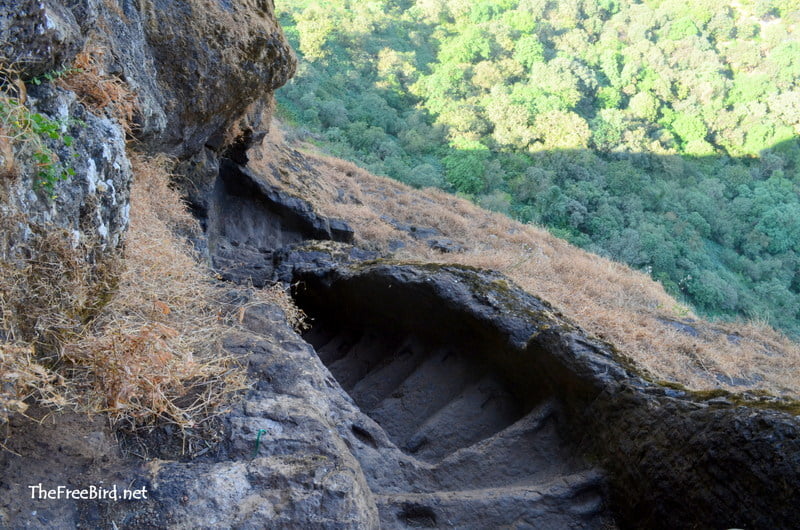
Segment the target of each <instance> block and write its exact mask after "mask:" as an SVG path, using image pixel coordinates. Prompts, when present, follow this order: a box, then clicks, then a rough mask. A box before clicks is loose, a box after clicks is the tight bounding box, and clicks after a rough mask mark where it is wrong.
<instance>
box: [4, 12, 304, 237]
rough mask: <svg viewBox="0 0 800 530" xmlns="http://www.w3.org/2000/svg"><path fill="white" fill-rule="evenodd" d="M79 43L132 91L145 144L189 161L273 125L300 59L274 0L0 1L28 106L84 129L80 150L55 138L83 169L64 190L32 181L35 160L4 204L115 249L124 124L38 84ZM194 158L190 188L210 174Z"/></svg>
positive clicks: (68, 161) (120, 228) (122, 217)
mask: <svg viewBox="0 0 800 530" xmlns="http://www.w3.org/2000/svg"><path fill="white" fill-rule="evenodd" d="M82 49H89V50H92V51H94V52H95V56H96V57H97V58H98V60H99V61H100V63H101V64H100V67H101V69H102V71H101V72H100V73H101V74H103V75H107V76H112V77H115V78H117V79H120V80H122V81H123V82H124V83H125V84H126V85H127V86H128V88H129V89H130V90H131V91H132V92H133V93H135V95H136V98H137V106H138V111H137V114H136V115H135V116H134V121H135V123H134V124H133V131H134V134H135V136H136V146H137V149H139V150H142V151H144V152H145V153H146V154H158V153H164V154H167V155H169V156H172V157H177V158H178V159H180V160H184V161H189V160H197V159H200V158H204V157H205V159H209V160H208V162H209V165H210V166H211V169H212V171H216V168H217V166H218V160H219V157H220V156H221V155H222V154H223V153H224V152H226V150H232V151H237V150H238V151H241V150H242V149H243V148H244V147H246V145H247V144H248V142H250V141H253V140H254V139H258V137H259V135H260V134H263V133H264V131H266V130H267V128H268V121H269V110H270V108H271V105H272V99H271V98H272V96H271V94H272V91H273V90H274V89H275V88H277V87H279V86H281V85H282V84H283V83H285V82H286V81H287V80H288V79H289V77H291V75H292V74H293V72H294V68H295V59H294V56H293V54H292V52H291V50H290V49H289V46H288V44H287V43H286V41H285V39H284V38H283V34H282V32H281V30H280V28H279V27H278V25H277V22H276V21H275V17H274V13H273V7H272V3H271V2H269V1H268V0H245V1H240V2H203V1H199V0H198V1H190V2H183V1H181V2H176V1H172V0H157V1H150V0H148V1H145V2H138V3H132V2H118V1H116V0H111V1H101V0H78V1H75V2H68V3H66V4H64V3H63V2H56V1H52V0H44V1H29V0H24V1H23V2H17V1H12V2H8V1H7V0H6V1H2V2H0V56H2V57H3V58H4V60H5V62H6V64H7V65H9V64H10V65H11V68H12V69H13V70H14V71H15V72H17V73H18V74H19V75H20V76H21V77H22V79H23V80H25V81H28V96H29V97H28V101H27V103H28V106H29V108H30V109H31V112H40V113H42V114H43V115H45V116H48V117H50V118H52V119H54V120H59V121H60V122H61V123H64V124H69V131H68V132H69V134H70V135H71V136H74V137H75V138H76V141H75V142H74V143H73V146H74V150H70V149H68V148H66V146H64V145H60V143H59V141H49V140H48V141H49V143H50V145H52V149H53V150H54V151H56V152H57V153H58V154H59V157H60V158H61V159H62V160H63V161H65V165H66V166H68V167H71V168H72V169H74V170H75V173H76V174H75V176H74V177H73V178H72V179H70V181H68V182H64V183H60V184H57V186H56V189H55V193H54V194H55V196H56V197H57V198H56V200H55V201H54V202H51V201H50V200H49V198H48V197H46V194H42V193H39V194H36V193H34V192H33V191H32V190H33V189H34V186H33V185H32V180H33V175H34V174H35V172H36V171H35V169H33V168H31V167H30V166H29V168H28V169H27V170H26V171H22V172H21V173H22V178H21V179H19V181H17V182H14V183H12V184H11V185H8V183H7V182H6V183H5V184H7V187H8V191H7V193H6V194H7V195H8V196H9V197H10V199H9V201H8V202H7V204H6V207H7V208H8V210H9V211H7V212H6V215H14V214H15V212H16V213H20V214H22V215H24V216H27V217H28V223H29V225H30V224H35V225H41V224H42V223H47V225H48V226H49V227H50V228H49V230H53V229H56V228H63V229H67V230H70V231H76V232H80V234H77V233H76V236H75V237H83V238H85V239H91V240H100V241H101V242H102V243H103V244H104V245H107V246H108V247H110V248H116V246H117V245H118V243H119V242H120V241H121V237H122V234H123V232H124V230H125V227H126V225H127V214H128V212H127V209H128V201H127V193H128V188H129V186H130V181H131V179H132V178H133V176H132V174H131V170H130V163H129V162H128V161H127V159H126V156H125V133H124V129H123V127H121V125H120V124H119V123H116V122H115V121H113V120H109V119H108V118H106V117H104V116H98V115H96V114H97V112H96V111H95V114H93V113H92V111H87V109H86V108H85V107H84V106H83V105H82V104H81V103H79V102H77V101H76V96H75V94H72V93H71V92H69V91H67V90H64V89H61V88H55V87H53V86H52V85H51V84H50V83H47V82H45V83H44V84H43V85H42V86H40V87H36V86H35V85H34V84H33V83H30V80H31V79H32V78H34V77H36V76H43V75H46V74H48V73H52V72H56V71H59V70H60V69H62V68H65V67H68V66H70V64H71V62H72V61H73V60H74V58H75V56H76V55H77V54H78V53H79V52H80V51H81V50H82ZM42 79H45V81H46V78H42V77H40V78H39V80H38V81H37V83H38V82H41V81H42ZM79 123H83V125H78V124H79ZM73 151H74V152H73ZM194 167H196V164H195V165H192V164H189V165H184V166H183V169H184V170H185V171H186V172H187V173H188V175H187V178H188V180H189V184H187V187H193V186H195V184H193V182H194V181H197V184H196V186H199V187H202V186H203V184H204V179H205V178H206V177H207V175H206V174H204V173H203V172H202V171H199V170H198V171H192V168H194ZM28 232H30V226H29V227H27V228H24V227H23V228H20V229H19V230H17V231H16V233H15V235H13V236H11V237H10V241H9V242H8V245H13V244H14V242H15V241H20V240H24V239H25V238H26V237H27V234H28ZM7 248H8V246H7Z"/></svg>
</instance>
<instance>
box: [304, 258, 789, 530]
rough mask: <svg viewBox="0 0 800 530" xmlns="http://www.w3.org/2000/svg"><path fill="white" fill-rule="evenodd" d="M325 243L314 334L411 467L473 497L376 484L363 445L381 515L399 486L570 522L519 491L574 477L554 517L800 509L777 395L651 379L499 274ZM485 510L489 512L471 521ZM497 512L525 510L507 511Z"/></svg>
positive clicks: (738, 523)
mask: <svg viewBox="0 0 800 530" xmlns="http://www.w3.org/2000/svg"><path fill="white" fill-rule="evenodd" d="M318 252H319V250H318V249H317V248H314V249H313V250H311V251H309V256H310V257H311V259H309V260H303V259H302V257H301V255H302V253H300V252H295V253H294V254H293V256H294V259H295V265H294V267H293V281H294V282H296V283H297V285H298V286H299V287H298V295H297V300H298V301H299V302H300V304H301V305H302V306H303V307H304V308H305V309H306V310H307V311H308V312H309V314H310V315H312V316H313V317H314V318H315V322H317V328H316V329H315V330H314V331H313V332H312V334H311V335H309V337H308V338H309V340H310V341H311V342H312V343H313V344H315V345H316V346H317V348H318V353H319V355H320V357H321V358H322V360H323V361H326V363H327V364H328V366H329V369H330V370H331V372H332V373H333V374H334V375H336V376H337V379H338V380H339V381H340V383H341V385H342V386H343V387H344V388H345V389H346V390H347V391H348V392H349V394H350V395H351V396H352V397H353V399H354V400H355V401H356V403H358V404H359V405H361V406H362V408H363V410H364V411H365V412H367V414H368V415H369V416H370V417H371V418H372V419H374V420H375V421H376V422H377V423H378V424H379V425H380V426H381V428H382V429H383V430H384V431H385V432H386V433H387V435H388V437H389V438H390V439H391V440H392V442H393V443H394V444H395V445H396V446H397V447H399V448H401V449H403V450H404V451H405V452H406V453H407V455H408V456H409V457H413V460H412V461H413V462H414V465H415V466H417V467H418V468H422V469H425V470H426V471H428V472H430V471H431V469H433V473H434V476H436V477H437V478H436V481H435V484H436V485H435V486H433V489H436V488H439V490H445V491H449V490H459V493H458V494H457V495H452V494H451V495H447V496H445V497H443V494H442V493H435V492H432V491H430V489H426V488H431V485H430V483H428V484H426V485H423V484H425V482H424V480H422V481H421V480H419V478H418V477H416V476H413V477H412V478H410V479H407V480H408V482H404V481H400V480H391V481H382V479H381V478H373V477H374V475H373V474H372V473H371V472H370V470H371V469H372V466H375V460H373V459H371V458H370V457H368V456H365V455H364V451H356V455H357V456H358V458H359V460H360V461H361V462H362V466H363V467H364V469H365V472H366V475H367V477H368V480H369V479H370V478H372V480H370V486H371V487H372V488H373V491H374V492H376V493H377V495H378V497H377V498H378V503H379V507H381V514H382V523H383V524H386V525H389V526H392V525H398V522H397V519H395V518H394V517H398V518H400V519H402V516H401V515H399V514H400V513H402V509H401V506H404V504H403V503H404V502H405V501H401V500H398V499H405V497H403V496H402V495H400V496H399V497H398V498H392V497H391V495H394V494H396V493H397V492H398V489H399V490H400V491H408V492H409V494H408V499H410V500H413V501H414V503H415V504H414V506H416V508H415V510H416V512H415V513H418V514H427V515H426V516H425V517H426V519H425V520H427V521H434V522H435V521H442V520H443V519H444V518H446V520H447V521H449V522H455V524H456V525H458V524H459V523H460V524H462V525H466V526H470V525H471V524H480V521H490V523H491V524H492V525H494V524H523V525H524V524H530V525H533V526H534V527H549V526H552V527H554V528H555V527H559V525H562V526H561V527H563V525H564V524H566V523H565V520H564V519H552V520H549V519H546V518H544V519H533V518H532V517H534V516H533V514H538V513H540V510H541V509H542V508H541V506H540V505H539V504H537V503H532V501H531V498H525V497H524V496H520V495H519V490H518V489H517V488H520V487H522V489H523V490H524V491H529V489H530V488H532V489H533V490H534V491H536V492H537V493H542V492H543V491H549V490H547V488H546V487H545V485H546V484H547V483H548V482H547V479H553V478H554V477H557V478H558V480H559V481H560V482H559V483H560V484H562V486H563V485H564V484H566V485H568V486H567V489H566V490H561V492H560V493H559V494H558V495H557V498H558V499H559V500H558V502H554V501H553V499H549V500H548V502H545V504H546V505H547V506H549V507H551V508H552V510H551V511H550V512H548V513H550V514H551V515H553V514H554V513H555V512H557V513H559V514H560V515H559V516H560V517H564V516H565V515H564V514H572V517H573V519H570V521H571V522H570V524H578V523H577V522H575V521H581V524H585V525H587V526H595V525H597V524H599V521H600V520H601V519H596V517H600V516H601V515H602V514H603V511H602V510H603V508H601V507H604V508H605V509H609V510H611V512H613V514H614V516H615V518H616V520H617V522H618V523H619V524H621V525H622V526H624V527H642V526H645V527H654V528H655V527H661V528H669V527H678V526H687V525H688V526H697V527H719V528H722V527H772V528H788V527H790V526H791V524H792V523H791V521H794V520H795V519H796V517H797V516H798V515H800V514H798V513H797V511H796V506H795V503H793V502H792V500H791V499H792V497H793V495H794V484H797V483H798V480H800V422H798V419H797V417H796V416H793V415H791V414H787V413H783V412H779V411H777V410H768V408H769V407H770V406H778V407H780V403H779V402H777V401H775V400H770V399H766V400H764V399H758V398H756V397H754V396H749V397H748V396H739V397H736V398H734V397H732V396H729V397H727V398H720V397H719V396H717V397H711V396H702V395H696V394H692V393H689V392H686V391H679V390H674V389H670V388H665V387H662V386H659V385H656V384H652V383H649V382H647V381H645V380H643V379H642V378H641V377H639V376H638V375H637V374H636V373H632V372H630V371H629V370H627V369H626V368H625V367H624V362H623V360H621V359H620V358H619V357H618V356H617V355H616V354H615V353H614V351H613V349H612V348H611V347H610V346H608V345H606V344H603V343H601V342H598V341H596V340H593V339H590V338H588V337H586V336H585V335H584V334H583V333H582V332H581V331H580V330H579V329H576V328H575V327H574V326H572V325H570V324H569V323H567V322H565V321H564V320H563V319H562V318H561V317H559V316H558V315H557V314H555V313H554V312H553V310H552V309H551V308H550V307H549V306H548V305H547V304H546V303H543V302H541V301H540V300H537V299H536V298H535V297H532V296H530V295H528V294H526V293H523V292H521V291H520V290H518V289H517V288H515V287H514V286H513V285H510V284H509V283H508V282H507V281H506V280H505V279H504V278H503V277H502V276H501V275H498V274H496V273H491V272H488V271H481V270H472V269H464V268H460V267H442V266H424V265H422V266H420V265H404V264H396V263H380V262H378V263H374V262H373V263H370V262H367V263H363V262H355V263H353V262H351V263H346V262H345V263H343V262H342V260H341V259H340V260H339V263H338V264H336V265H334V264H333V263H332V262H329V264H328V266H327V267H326V266H320V264H321V262H320V260H319V258H318V257H316V254H317V253H318ZM343 255H345V254H342V253H340V254H339V256H343ZM331 330H333V331H331ZM470 366H471V367H472V368H470ZM765 407H766V409H765ZM489 418H491V419H489ZM543 418H549V421H550V422H552V423H550V424H549V425H550V426H551V428H552V430H551V431H549V432H548V431H547V430H546V426H547V425H548V423H547V422H546V420H545V419H543ZM543 425H544V426H545V427H543ZM370 433H371V434H370V439H372V440H375V439H378V438H379V436H377V435H376V434H375V433H374V431H370ZM522 440H524V442H522ZM373 443H374V442H373ZM362 445H363V440H362ZM367 445H369V444H367ZM514 448H516V449H514ZM385 461H386V457H384V458H382V459H381V462H385ZM587 462H592V465H591V466H590V465H588V464H587ZM424 463H427V464H433V467H432V468H431V467H429V466H426V465H425V464H424ZM450 466H452V467H450ZM528 466H530V468H528ZM405 467H406V468H409V467H412V464H410V463H409V461H408V460H406V463H405ZM446 469H451V471H449V472H448V471H446ZM452 470H457V473H454V471H452ZM437 473H438V474H439V475H437ZM454 474H455V475H457V476H458V480H457V481H456V482H455V483H451V484H449V485H448V483H447V480H448V479H450V478H452V476H453V475H454ZM542 476H544V477H545V480H542V478H541V477H542ZM561 481H563V482H561ZM443 485H447V486H443ZM498 488H499V490H502V492H501V491H499V490H498ZM509 488H511V489H509ZM525 488H529V489H528V490H526V489H525ZM465 489H466V490H467V491H464V490H465ZM439 490H437V491H439ZM387 492H392V493H391V495H389V497H388V498H387V495H388V493H387ZM545 497H547V495H545ZM537 499H539V497H537ZM410 500H409V502H411V501H410ZM477 506H480V507H481V508H480V510H478V511H480V512H481V515H480V517H482V519H469V517H470V516H469V514H470V513H474V511H475V510H477V508H476V507H477ZM498 506H501V507H502V510H500V511H502V512H503V513H504V514H505V515H504V516H503V517H510V516H509V515H508V514H518V515H519V517H520V518H519V519H503V518H502V517H501V518H498V519H492V517H494V515H492V514H496V513H497V512H495V511H492V509H493V508H494V509H496V507H498ZM522 506H527V507H529V508H530V510H531V511H530V512H526V511H525V509H524V508H522ZM512 507H515V508H512ZM554 517H555V516H554ZM592 517H595V519H592ZM487 518H488V519H487ZM523 521H524V522H523ZM534 521H535V522H534ZM548 521H554V522H548ZM592 521H594V522H592Z"/></svg>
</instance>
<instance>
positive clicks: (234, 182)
mask: <svg viewBox="0 0 800 530" xmlns="http://www.w3.org/2000/svg"><path fill="white" fill-rule="evenodd" d="M210 195H211V197H210V199H209V200H208V204H209V206H208V208H207V210H205V211H204V210H201V209H195V212H196V213H199V214H201V215H204V216H205V218H204V219H201V224H202V226H204V227H205V230H206V234H207V238H208V246H209V252H210V255H211V260H212V263H213V265H214V267H215V268H216V269H217V270H219V271H220V274H221V275H222V277H223V278H224V279H226V280H230V281H234V282H237V283H249V282H251V283H252V284H253V285H255V286H257V287H261V286H263V285H265V284H266V283H268V282H269V281H271V280H273V279H274V278H273V276H274V274H273V272H274V271H273V265H272V262H273V260H272V257H273V254H274V252H275V251H276V250H278V249H281V248H285V247H287V246H290V245H293V244H296V243H299V242H302V241H306V240H332V241H339V242H350V241H352V239H353V231H352V229H351V228H350V227H349V226H348V225H347V224H346V223H344V222H343V221H339V220H337V219H328V218H326V217H323V216H320V215H318V214H316V213H315V212H314V210H313V208H312V207H311V205H310V204H309V203H308V202H307V201H305V200H303V199H301V198H299V197H295V196H293V195H290V194H288V193H286V192H285V191H283V190H280V189H278V188H276V187H274V186H270V185H269V184H267V183H266V182H265V181H264V180H263V179H261V178H260V177H258V176H257V175H255V174H253V173H252V172H251V171H250V170H248V169H247V168H245V167H243V166H241V165H239V164H238V163H236V162H235V161H234V160H231V159H228V158H222V159H221V160H220V163H219V175H218V177H217V179H216V181H215V183H214V187H213V191H212V192H211V194H210Z"/></svg>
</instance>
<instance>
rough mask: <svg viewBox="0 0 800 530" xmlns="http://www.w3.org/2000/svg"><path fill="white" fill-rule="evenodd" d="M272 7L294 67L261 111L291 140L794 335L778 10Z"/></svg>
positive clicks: (758, 3) (790, 60)
mask: <svg viewBox="0 0 800 530" xmlns="http://www.w3.org/2000/svg"><path fill="white" fill-rule="evenodd" d="M277 9H278V14H279V16H280V17H281V22H282V24H283V26H284V28H286V29H287V34H288V35H289V37H290V39H292V40H293V42H294V44H295V48H296V49H298V50H299V55H300V57H301V64H300V69H299V71H298V74H297V77H296V78H295V80H294V81H292V82H291V83H290V84H289V85H288V86H287V87H285V88H284V89H282V90H281V91H279V93H278V99H279V103H280V109H279V110H280V112H282V113H283V115H284V117H286V118H288V119H289V121H291V122H292V123H293V124H294V126H295V127H296V128H297V129H298V130H299V131H300V134H305V135H306V136H307V137H308V138H310V139H313V140H314V141H316V142H318V143H320V144H323V145H324V146H325V147H326V149H328V150H329V151H331V152H332V153H333V154H336V155H338V156H342V157H345V158H349V159H352V160H354V161H356V162H358V163H360V164H361V165H363V166H365V167H367V168H368V169H370V170H372V171H373V172H376V173H379V174H385V175H389V176H392V177H394V178H397V179H399V180H402V181H404V182H407V183H410V184H412V185H414V186H420V187H421V186H436V187H442V188H445V189H449V190H451V191H454V192H458V193H461V194H464V195H466V196H469V197H471V198H473V199H474V200H475V201H476V202H478V203H479V204H481V205H483V206H484V207H487V208H491V209H494V210H497V211H501V212H504V213H507V214H508V215H511V216H513V217H516V218H517V219H519V220H521V221H523V222H535V223H540V224H543V225H546V226H548V227H549V228H550V229H551V230H552V231H553V232H554V233H556V234H558V235H559V236H561V237H566V238H568V239H569V240H571V241H572V242H574V243H576V244H578V245H581V246H583V247H585V248H588V249H590V250H592V251H595V252H598V253H600V254H603V255H608V256H611V257H614V258H616V259H620V260H622V261H625V262H627V263H629V264H631V265H632V266H634V267H637V268H641V269H645V270H648V271H650V272H651V274H652V275H653V277H654V278H656V279H658V280H660V281H662V282H663V283H664V284H665V285H666V286H667V288H668V289H670V290H671V291H672V292H673V293H674V294H677V295H681V296H683V297H685V299H687V300H688V301H690V302H691V303H693V304H694V305H695V306H696V307H697V308H698V309H699V310H700V311H702V312H705V313H708V314H713V315H745V316H749V317H758V318H765V319H767V320H769V321H770V322H772V323H773V324H775V325H777V326H779V327H782V328H783V329H785V330H787V331H789V332H790V333H792V334H794V335H800V274H798V270H800V263H799V261H800V196H799V195H798V190H799V187H800V145H798V141H797V136H798V134H800V9H799V8H798V6H797V3H796V2H794V1H792V0H778V1H769V2H767V1H763V0H739V1H738V2H735V3H734V2H732V3H730V4H729V5H720V3H719V2H716V1H712V0H698V1H693V2H685V1H678V0H640V1H638V2H634V1H632V0H604V1H597V0H558V1H555V0H480V1H473V0H469V1H468V0H367V1H361V2H354V1H351V0H328V1H323V2H312V1H305V2H295V3H291V4H290V3H288V2H287V3H279V4H278V6H277ZM303 131H304V132H303Z"/></svg>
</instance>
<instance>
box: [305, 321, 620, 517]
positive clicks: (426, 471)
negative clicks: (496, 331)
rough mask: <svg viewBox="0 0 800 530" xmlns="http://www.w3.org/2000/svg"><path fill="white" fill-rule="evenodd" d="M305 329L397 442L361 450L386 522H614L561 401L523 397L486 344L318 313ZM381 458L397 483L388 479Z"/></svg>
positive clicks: (368, 438) (367, 439) (363, 434)
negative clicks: (342, 322) (430, 339)
mask: <svg viewBox="0 0 800 530" xmlns="http://www.w3.org/2000/svg"><path fill="white" fill-rule="evenodd" d="M305 338H306V340H307V341H309V342H310V343H311V344H313V345H314V346H315V349H316V351H317V353H318V355H319V357H320V359H321V360H322V361H323V363H325V364H326V365H327V367H328V368H329V370H330V372H331V373H332V374H333V376H334V377H335V378H336V379H337V380H338V381H339V383H340V385H341V386H342V388H343V389H344V390H345V391H347V393H348V394H349V395H350V396H351V397H352V399H353V400H354V401H355V403H356V404H357V405H358V406H359V407H360V408H361V410H362V411H363V412H364V413H366V414H367V415H368V416H369V417H370V418H372V419H373V420H374V421H375V422H376V423H377V425H379V426H380V427H379V428H380V429H382V430H383V432H384V433H385V435H386V436H387V437H388V439H389V440H390V441H391V443H392V444H394V446H395V447H396V448H397V449H399V451H395V452H384V453H383V457H384V458H383V460H384V461H383V462H377V463H376V462H375V461H374V459H369V458H364V459H362V467H363V468H364V471H365V474H366V476H367V479H368V481H370V482H371V484H370V485H371V487H372V489H373V493H374V497H375V500H376V503H377V505H378V509H379V512H380V517H381V525H382V526H383V527H384V528H418V527H423V528H425V527H430V528H435V527H442V528H503V527H505V528H538V529H540V528H553V529H562V528H607V527H609V526H611V525H610V524H609V521H610V518H609V517H608V516H607V512H606V510H605V506H604V481H603V476H602V474H601V473H600V472H599V471H597V470H595V469H592V468H591V467H590V466H588V465H587V464H586V463H585V462H584V461H582V460H581V459H580V458H578V457H577V456H576V455H574V454H573V453H572V452H571V451H570V446H569V444H567V443H566V442H565V441H564V440H563V439H562V438H561V437H560V436H559V432H558V431H559V423H560V415H561V413H562V412H561V407H560V406H559V404H558V402H557V400H555V399H554V398H549V399H547V398H546V399H543V400H540V401H539V402H538V403H535V404H532V405H526V404H524V403H523V402H522V401H521V400H520V399H518V398H517V397H516V396H515V395H514V394H513V393H512V391H511V390H510V389H509V385H507V384H506V382H505V381H504V379H503V376H502V375H500V374H499V373H497V371H496V370H493V369H492V367H491V365H489V364H488V363H487V362H485V361H484V360H482V359H483V356H482V355H480V354H481V353H483V352H474V351H468V349H467V351H465V349H464V348H463V346H462V347H460V348H452V347H448V346H442V345H436V344H430V343H426V342H425V341H423V340H420V339H419V338H417V337H414V336H407V335H406V336H403V335H397V336H393V335H392V334H391V333H387V332H386V331H385V330H378V329H370V328H364V329H358V328H353V327H350V328H347V329H342V328H341V326H338V325H336V326H334V325H330V326H327V325H326V324H325V322H320V323H318V325H317V326H315V327H314V328H313V329H312V330H311V331H310V332H308V333H307V334H306V337H305ZM453 343H454V344H458V343H459V341H457V340H454V341H453ZM532 384H535V383H532ZM359 431H360V432H359ZM354 432H355V434H356V435H357V436H358V438H359V440H361V441H362V442H363V443H364V444H365V445H371V446H372V447H373V448H374V447H375V445H376V443H377V442H376V439H377V438H380V437H379V436H376V435H375V434H374V433H370V432H369V430H368V429H367V428H362V427H359V428H356V429H354ZM357 449H358V448H356V450H355V451H354V453H355V454H356V456H357V457H358V456H359V451H358V450H357ZM387 458H395V459H396V460H397V462H396V465H397V466H398V468H404V471H405V472H404V473H403V474H402V477H403V478H404V479H405V481H402V480H401V481H397V480H395V481H394V483H391V481H390V482H387V481H386V478H385V476H383V475H384V474H385V471H384V470H385V468H387V467H388V468H391V467H392V464H393V463H387V462H386V459H387ZM375 467H377V468H379V469H380V471H377V472H374V473H371V471H373V470H372V469H371V468H375ZM408 468H412V469H413V471H409V470H408ZM371 474H372V475H374V476H373V477H372V478H373V480H370V478H371Z"/></svg>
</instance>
